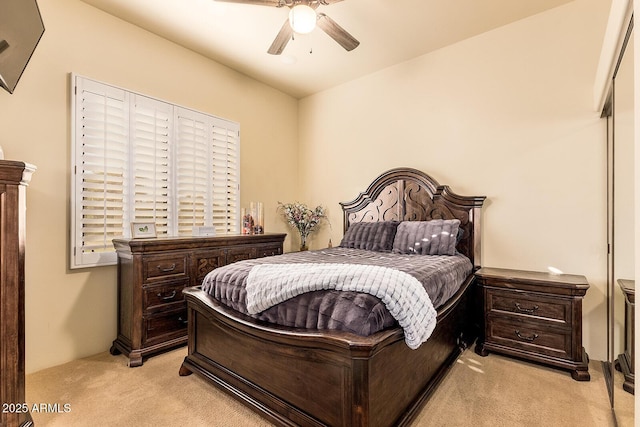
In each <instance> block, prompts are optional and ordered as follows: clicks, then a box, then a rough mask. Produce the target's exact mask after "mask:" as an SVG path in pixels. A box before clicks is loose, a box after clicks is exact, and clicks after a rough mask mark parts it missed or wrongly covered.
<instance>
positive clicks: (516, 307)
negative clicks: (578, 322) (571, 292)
mask: <svg viewBox="0 0 640 427" xmlns="http://www.w3.org/2000/svg"><path fill="white" fill-rule="evenodd" d="M486 303H487V312H489V313H491V312H501V313H514V314H518V315H522V316H530V317H533V318H540V319H549V320H553V321H557V322H562V323H565V324H569V323H571V310H572V306H571V301H569V300H563V299H560V298H553V297H544V296H541V295H535V294H530V293H526V292H516V291H504V290H498V289H491V288H488V289H487V302H486Z"/></svg>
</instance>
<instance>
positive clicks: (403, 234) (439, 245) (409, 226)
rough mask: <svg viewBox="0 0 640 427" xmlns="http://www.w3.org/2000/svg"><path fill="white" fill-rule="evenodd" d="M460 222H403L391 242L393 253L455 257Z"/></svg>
mask: <svg viewBox="0 0 640 427" xmlns="http://www.w3.org/2000/svg"><path fill="white" fill-rule="evenodd" d="M459 228H460V220H458V219H434V220H431V221H403V222H401V223H400V224H399V225H398V229H397V231H396V237H395V239H394V241H393V248H392V252H393V253H398V254H417V255H455V253H456V241H457V237H458V229H459Z"/></svg>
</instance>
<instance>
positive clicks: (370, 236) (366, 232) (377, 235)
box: [340, 221, 399, 252]
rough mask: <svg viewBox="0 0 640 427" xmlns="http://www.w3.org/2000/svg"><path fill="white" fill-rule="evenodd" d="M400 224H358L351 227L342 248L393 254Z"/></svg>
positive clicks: (344, 238) (343, 239)
mask: <svg viewBox="0 0 640 427" xmlns="http://www.w3.org/2000/svg"><path fill="white" fill-rule="evenodd" d="M398 224H399V222H397V221H383V222H356V223H353V224H351V225H350V226H349V228H348V229H347V232H346V233H344V237H343V238H342V241H341V242H340V247H341V248H353V249H366V250H369V251H378V252H391V249H392V248H393V241H394V238H395V236H396V228H398Z"/></svg>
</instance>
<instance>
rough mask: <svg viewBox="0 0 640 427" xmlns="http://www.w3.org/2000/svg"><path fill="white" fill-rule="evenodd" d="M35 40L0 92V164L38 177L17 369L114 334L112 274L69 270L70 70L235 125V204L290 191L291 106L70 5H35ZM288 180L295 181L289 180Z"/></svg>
mask: <svg viewBox="0 0 640 427" xmlns="http://www.w3.org/2000/svg"><path fill="white" fill-rule="evenodd" d="M38 4H39V6H40V9H41V12H42V15H43V20H44V24H45V28H46V31H45V34H44V37H43V39H42V40H41V42H40V44H39V46H38V48H37V49H36V51H35V54H34V56H33V58H32V59H31V62H30V63H29V66H28V67H27V69H26V71H25V73H24V75H23V76H22V78H21V80H20V82H19V83H18V86H17V88H16V91H15V93H14V94H13V95H9V94H8V93H6V92H4V91H0V111H1V112H2V113H1V114H0V129H1V131H0V145H1V146H2V147H3V149H4V153H5V158H7V159H11V160H22V161H26V162H29V163H33V164H35V165H36V166H37V167H38V170H37V171H36V173H35V174H34V176H33V180H32V183H31V186H30V187H29V189H28V191H27V206H28V212H27V247H26V256H27V258H26V288H27V289H26V355H27V356H26V359H27V360H26V364H27V371H28V372H33V371H37V370H40V369H42V368H46V367H49V366H53V365H57V364H60V363H64V362H67V361H69V360H73V359H76V358H79V357H83V356H87V355H91V354H95V353H99V352H102V351H105V350H107V349H108V348H109V347H110V344H111V341H112V340H113V339H114V338H115V337H116V268H115V267H102V268H91V269H82V270H73V271H70V270H69V269H68V265H69V262H68V255H67V253H68V247H69V243H68V239H69V237H68V236H69V232H68V228H69V213H68V211H69V179H70V174H69V171H70V130H69V128H70V114H69V110H70V95H69V76H68V74H69V73H70V72H75V73H78V74H81V75H84V76H87V77H90V78H93V79H97V80H101V81H104V82H107V83H111V84H114V85H118V86H121V87H123V88H125V89H129V90H133V91H137V92H140V93H143V94H146V95H150V96H153V97H156V98H159V99H163V100H166V101H170V102H174V103H177V104H179V105H183V106H186V107H190V108H193V109H196V110H200V111H204V112H207V113H210V114H214V115H217V116H220V117H223V118H227V119H231V120H234V121H237V122H240V124H241V158H242V164H241V167H242V169H241V181H242V189H241V194H242V201H243V205H247V206H248V204H249V202H250V201H252V200H256V201H263V202H264V203H265V212H266V215H265V217H266V218H265V221H266V229H267V230H268V231H286V227H285V225H284V223H283V222H282V221H281V220H279V218H277V216H276V214H275V209H276V202H277V201H278V200H289V199H293V198H294V197H295V195H296V194H297V193H298V186H297V182H296V179H295V177H296V175H297V144H296V138H297V126H296V123H297V100H296V99H294V98H292V97H290V96H288V95H285V94H283V93H282V92H279V91H277V90H274V89H273V88H270V87H268V86H265V85H263V84H261V83H258V82H256V81H255V80H252V79H250V78H247V77H245V76H243V75H241V74H239V73H237V72H235V71H233V70H231V69H229V68H226V67H224V66H221V65H219V64H217V63H215V62H212V61H209V60H207V59H205V58H203V57H202V56H200V55H197V54H195V53H193V52H191V51H188V50H186V49H183V48H181V47H179V46H177V45H175V44H173V43H170V42H167V41H166V40H163V39H160V38H158V37H156V36H154V35H152V34H150V33H148V32H145V31H143V30H140V29H138V28H136V27H134V26H132V25H130V24H127V23H125V22H123V21H120V20H118V19H115V18H113V17H111V16H109V15H107V14H105V13H103V12H101V11H99V10H98V9H95V8H93V7H91V6H88V5H86V4H85V3H82V2H80V1H78V0H39V1H38ZM292 178H294V179H292Z"/></svg>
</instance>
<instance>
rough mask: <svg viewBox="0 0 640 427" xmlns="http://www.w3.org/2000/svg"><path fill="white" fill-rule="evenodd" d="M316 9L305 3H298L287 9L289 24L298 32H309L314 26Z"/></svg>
mask: <svg viewBox="0 0 640 427" xmlns="http://www.w3.org/2000/svg"><path fill="white" fill-rule="evenodd" d="M317 20H318V18H317V16H316V11H315V10H313V8H311V7H310V6H307V5H306V4H298V5H295V6H294V7H292V8H291V11H289V25H291V28H292V29H293V31H295V32H296V33H298V34H309V33H310V32H311V31H313V29H314V28H315V27H316V22H317Z"/></svg>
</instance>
